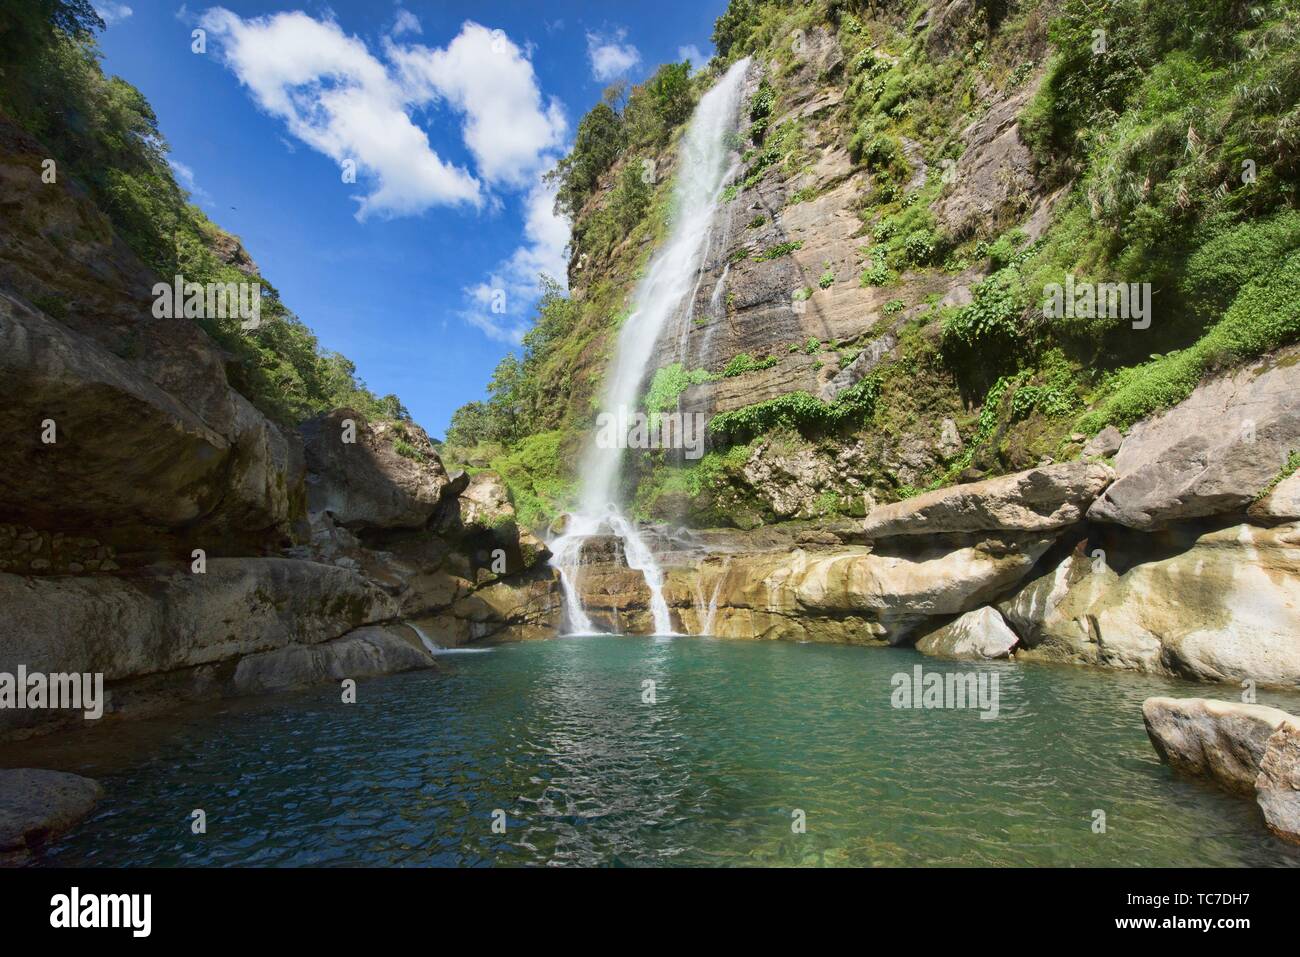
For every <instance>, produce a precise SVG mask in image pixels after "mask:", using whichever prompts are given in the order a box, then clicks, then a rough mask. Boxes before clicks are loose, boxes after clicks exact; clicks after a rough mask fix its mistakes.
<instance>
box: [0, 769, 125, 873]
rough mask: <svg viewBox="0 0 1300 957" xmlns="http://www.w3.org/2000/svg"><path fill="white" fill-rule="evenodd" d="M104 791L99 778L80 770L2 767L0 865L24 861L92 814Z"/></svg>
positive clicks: (0, 783)
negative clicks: (80, 773)
mask: <svg viewBox="0 0 1300 957" xmlns="http://www.w3.org/2000/svg"><path fill="white" fill-rule="evenodd" d="M103 793H104V789H103V788H102V787H100V785H99V783H98V782H97V781H92V780H91V779H90V778H85V777H82V776H81V775H79V774H69V773H67V772H64V771H47V770H44V769H41V768H11V769H7V770H0V866H6V865H7V866H12V865H17V864H23V863H25V862H26V861H27V860H28V859H29V858H30V857H31V854H32V852H33V851H36V850H39V848H40V847H41V846H42V845H44V844H46V843H47V842H49V841H51V840H53V839H54V838H56V837H58V836H59V835H60V834H62V833H63V832H64V831H66V830H68V829H69V828H70V827H72V826H73V825H74V824H76V823H77V822H78V821H80V820H81V819H82V818H84V817H85V816H86V815H87V814H89V813H90V812H91V810H92V809H94V807H95V804H96V802H98V801H99V799H100V797H102V796H103Z"/></svg>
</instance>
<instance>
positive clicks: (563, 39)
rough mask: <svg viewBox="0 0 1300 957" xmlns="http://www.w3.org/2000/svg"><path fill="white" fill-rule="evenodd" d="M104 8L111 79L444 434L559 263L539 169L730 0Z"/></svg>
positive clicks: (185, 168)
mask: <svg viewBox="0 0 1300 957" xmlns="http://www.w3.org/2000/svg"><path fill="white" fill-rule="evenodd" d="M96 6H97V8H98V9H99V10H100V11H101V14H102V15H103V16H104V19H105V20H106V21H108V24H109V26H108V29H107V30H106V31H104V33H103V34H102V35H101V37H100V46H101V48H102V50H103V53H104V68H105V70H106V71H107V72H109V73H115V74H118V75H120V76H122V77H124V78H125V79H127V80H129V81H130V82H131V83H133V84H134V85H135V86H137V87H139V88H140V90H141V91H143V92H144V94H145V96H146V97H148V99H149V101H150V103H151V104H152V105H153V107H154V110H155V111H156V113H157V115H158V121H159V125H160V127H161V129H162V131H163V133H164V135H165V136H166V137H167V140H168V142H169V143H170V145H171V158H172V160H173V163H174V165H175V167H176V169H177V173H178V179H180V180H181V181H182V183H183V185H186V186H187V187H188V188H189V189H190V191H191V194H192V196H193V198H194V200H195V202H197V203H199V204H200V205H201V206H202V207H203V208H204V209H205V211H206V212H207V213H208V215H209V216H210V217H211V218H212V219H213V221H215V222H216V223H217V224H219V225H220V226H222V227H223V228H225V229H227V230H229V231H230V232H232V233H235V234H236V235H238V236H240V237H241V238H242V239H243V241H244V244H245V246H246V247H247V248H248V250H249V252H250V253H251V254H252V256H253V258H254V259H255V260H257V262H258V264H259V265H260V266H261V268H262V272H263V274H264V275H265V276H266V277H267V278H268V279H269V280H270V281H271V282H272V283H274V284H275V285H276V287H277V288H278V289H279V291H280V294H281V296H282V297H283V298H284V301H285V303H286V304H287V305H288V306H289V307H290V308H291V309H292V310H294V312H296V313H297V314H298V315H299V316H300V317H301V318H302V319H303V321H304V322H306V323H307V325H308V326H310V327H311V328H312V329H313V330H314V331H315V332H316V334H317V336H318V337H319V338H320V341H321V344H322V346H323V347H325V348H327V349H334V350H337V351H339V352H342V353H343V354H344V355H347V356H348V357H350V358H351V359H352V360H353V361H355V362H356V364H357V367H358V372H359V374H360V376H361V377H362V378H363V379H364V380H365V381H366V384H367V385H369V386H370V388H371V389H373V390H374V391H375V392H376V393H379V394H381V395H382V394H385V393H388V392H395V393H397V394H398V395H399V396H400V397H401V398H402V400H403V402H405V403H406V405H407V407H408V408H409V409H410V410H411V413H412V415H413V416H414V418H415V419H416V421H417V422H419V423H420V424H421V425H423V426H425V428H427V429H428V430H429V431H430V433H432V434H434V435H438V436H441V435H442V434H443V432H444V430H445V428H446V425H447V422H448V420H449V419H450V417H451V413H452V412H453V411H455V409H456V408H457V407H458V406H459V405H461V404H463V403H465V402H468V401H470V400H472V399H477V398H481V397H482V396H483V394H484V388H485V386H486V384H487V381H488V379H489V378H490V376H491V372H492V369H493V368H494V367H495V366H496V364H497V362H498V361H499V360H500V358H501V356H503V355H504V354H505V353H506V351H507V350H509V349H511V348H512V347H513V346H512V343H513V342H516V341H517V337H518V335H519V334H520V333H521V331H522V330H523V329H524V328H526V325H527V322H528V320H529V318H530V317H531V306H532V302H533V300H534V298H535V296H534V290H535V280H536V275H535V274H536V272H537V271H538V270H539V269H545V270H546V271H548V272H550V271H560V270H562V268H563V262H564V257H563V254H562V248H563V245H564V242H565V241H566V240H567V231H566V229H565V227H564V224H562V223H560V222H558V221H556V220H555V219H554V217H553V216H551V215H550V207H551V202H550V197H549V196H548V195H547V194H546V192H545V188H544V187H543V186H542V185H541V182H540V177H541V174H542V173H543V172H544V171H545V169H546V168H547V167H548V166H549V165H550V164H551V163H553V162H554V160H555V158H556V157H558V156H560V155H562V154H563V152H564V151H565V150H567V148H568V146H569V145H570V144H571V142H572V138H573V133H574V130H575V128H576V126H577V123H578V121H579V120H580V119H581V117H582V115H583V114H584V113H585V112H586V111H587V110H588V109H589V108H590V107H591V105H592V104H593V103H595V102H596V101H597V100H598V99H599V97H600V92H601V90H602V89H603V88H604V87H605V86H606V85H608V83H609V82H611V81H612V80H614V79H616V78H618V77H620V76H623V77H626V78H627V79H629V80H631V81H632V82H639V81H640V80H642V79H644V78H645V77H646V76H647V75H648V74H649V73H650V72H651V71H653V69H654V68H655V67H656V66H657V65H658V64H660V63H663V62H667V61H670V60H679V59H682V58H683V55H688V56H700V57H702V58H704V59H707V58H708V57H709V56H710V55H711V54H712V47H711V45H710V43H709V35H710V34H711V32H712V29H713V21H714V19H716V18H717V17H718V16H719V15H720V14H721V13H722V11H723V9H725V6H726V0H656V2H653V3H624V4H611V3H600V4H596V3H576V2H564V0H547V2H524V0H519V2H498V3H491V2H482V0H480V2H464V3H462V2H446V0H443V2H433V0H426V2H420V0H404V2H403V3H401V4H397V3H392V2H388V0H377V2H369V3H364V2H335V3H332V4H328V5H327V4H323V3H317V2H305V3H298V4H273V3H244V2H237V0H227V2H225V3H223V4H221V5H210V4H204V3H198V4H196V3H193V2H190V0H187V2H186V4H185V5H182V4H181V3H180V2H179V0H165V2H154V0H124V2H122V0H115V2H109V0H99V2H97V4H96ZM196 28H202V29H204V30H205V40H206V51H205V52H204V53H202V54H198V53H194V52H192V51H191V44H192V40H191V31H192V30H194V29H196ZM690 47H694V50H689V49H687V48H690ZM349 160H350V161H351V168H355V171H356V174H355V182H345V181H344V169H345V164H346V163H347V161H349ZM556 278H559V279H561V280H563V276H562V275H560V276H557V277H556ZM494 290H501V291H502V292H503V293H504V303H505V311H504V312H502V311H499V308H498V311H493V309H492V303H493V298H494V297H493V292H494ZM501 299H502V296H501V295H500V294H498V295H497V297H496V301H497V302H498V304H499V303H500V301H501Z"/></svg>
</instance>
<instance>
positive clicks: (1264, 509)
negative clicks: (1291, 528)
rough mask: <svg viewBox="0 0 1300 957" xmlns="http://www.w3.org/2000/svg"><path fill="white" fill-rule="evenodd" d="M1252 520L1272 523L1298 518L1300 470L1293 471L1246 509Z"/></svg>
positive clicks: (1299, 507) (1291, 520) (1299, 513)
mask: <svg viewBox="0 0 1300 957" xmlns="http://www.w3.org/2000/svg"><path fill="white" fill-rule="evenodd" d="M1246 514H1247V515H1248V516H1249V517H1250V518H1251V520H1252V521H1257V522H1262V523H1265V524H1273V523H1275V522H1293V521H1295V520H1296V519H1300V472H1293V473H1292V474H1291V475H1289V476H1287V477H1286V478H1284V479H1283V480H1282V481H1281V482H1279V483H1278V484H1277V486H1276V487H1275V488H1274V489H1273V490H1272V491H1271V492H1269V493H1268V494H1267V495H1265V496H1264V497H1263V498H1261V499H1260V500H1259V501H1257V502H1255V503H1254V504H1253V505H1251V506H1250V508H1248V509H1247V510H1246Z"/></svg>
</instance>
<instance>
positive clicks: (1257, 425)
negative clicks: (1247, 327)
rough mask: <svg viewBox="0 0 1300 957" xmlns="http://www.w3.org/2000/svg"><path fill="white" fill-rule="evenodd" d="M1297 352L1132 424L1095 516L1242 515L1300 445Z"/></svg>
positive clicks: (1130, 521)
mask: <svg viewBox="0 0 1300 957" xmlns="http://www.w3.org/2000/svg"><path fill="white" fill-rule="evenodd" d="M1297 355H1300V350H1295V349H1292V350H1287V351H1285V352H1283V353H1280V354H1279V355H1277V356H1274V357H1270V358H1267V359H1264V360H1260V361H1259V362H1254V363H1251V364H1250V365H1248V366H1245V367H1243V368H1241V369H1238V370H1236V371H1234V372H1232V373H1229V374H1227V375H1222V376H1219V377H1217V378H1214V379H1210V380H1208V381H1206V382H1202V383H1201V384H1200V385H1199V386H1197V387H1196V389H1195V390H1194V391H1193V392H1192V394H1191V395H1190V396H1188V397H1187V398H1186V399H1184V400H1183V401H1182V402H1180V403H1179V404H1178V405H1176V406H1174V407H1173V408H1172V409H1170V410H1169V411H1167V412H1162V413H1160V414H1159V415H1155V416H1152V417H1151V418H1148V419H1143V420H1142V421H1141V422H1139V423H1137V424H1136V425H1134V426H1133V428H1132V429H1130V430H1129V434H1128V437H1127V438H1126V439H1125V440H1124V445H1123V447H1122V448H1120V450H1119V454H1118V455H1117V456H1116V458H1115V472H1116V476H1117V477H1116V479H1115V482H1114V484H1113V485H1111V486H1110V488H1108V489H1107V490H1106V492H1105V494H1103V495H1102V496H1101V497H1100V498H1099V499H1098V500H1097V501H1096V503H1094V504H1093V506H1092V508H1091V509H1089V511H1088V518H1089V519H1091V520H1092V521H1095V522H1113V523H1116V524H1119V525H1127V526H1129V527H1130V528H1137V529H1142V530H1144V531H1149V530H1152V529H1158V528H1164V527H1167V526H1168V525H1170V524H1172V523H1174V522H1180V521H1186V520H1188V519H1194V518H1202V517H1205V516H1210V515H1223V514H1241V513H1244V512H1245V511H1246V509H1247V507H1248V506H1250V505H1251V503H1253V502H1254V501H1255V500H1256V499H1257V498H1258V497H1259V496H1260V494H1261V493H1262V492H1263V491H1264V489H1265V488H1267V487H1268V486H1269V484H1270V483H1271V482H1272V481H1273V480H1274V479H1275V478H1276V477H1277V475H1278V472H1279V470H1280V469H1281V468H1282V467H1283V465H1284V464H1285V462H1286V460H1287V456H1288V455H1289V454H1290V452H1291V451H1293V450H1295V449H1300V363H1296V362H1294V361H1293V360H1294V358H1295V357H1296V356H1297Z"/></svg>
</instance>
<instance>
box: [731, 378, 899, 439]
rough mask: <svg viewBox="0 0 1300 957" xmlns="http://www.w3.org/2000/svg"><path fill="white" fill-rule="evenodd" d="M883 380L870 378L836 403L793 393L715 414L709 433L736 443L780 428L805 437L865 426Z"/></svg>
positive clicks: (836, 400) (839, 396)
mask: <svg viewBox="0 0 1300 957" xmlns="http://www.w3.org/2000/svg"><path fill="white" fill-rule="evenodd" d="M879 395H880V380H879V378H878V377H876V376H867V377H866V378H864V379H863V380H862V381H861V382H859V383H857V385H854V386H853V387H852V388H849V389H845V390H844V391H843V392H841V393H840V394H839V395H838V396H836V397H835V400H834V401H833V402H823V401H822V400H821V399H818V398H816V397H814V396H811V395H809V394H808V393H807V392H789V393H786V394H785V395H781V396H777V397H776V398H775V399H768V400H767V401H765V402H756V403H754V404H753V405H747V406H743V407H741V408H739V409H733V410H731V411H730V412H722V413H719V414H718V415H715V416H714V417H713V419H712V420H711V421H710V422H709V432H710V433H711V434H713V435H714V436H716V437H717V438H718V439H719V440H720V441H724V442H726V443H727V444H734V443H735V442H738V441H747V440H748V439H750V438H753V437H754V436H756V435H760V434H762V433H765V432H770V431H772V430H774V429H778V428H789V429H794V430H796V431H799V432H801V433H804V434H812V433H818V432H828V431H832V430H835V429H839V428H842V427H844V426H853V427H864V426H866V425H867V424H868V421H869V420H870V417H871V415H872V413H873V412H874V411H875V406H876V399H877V398H878V397H879Z"/></svg>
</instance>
